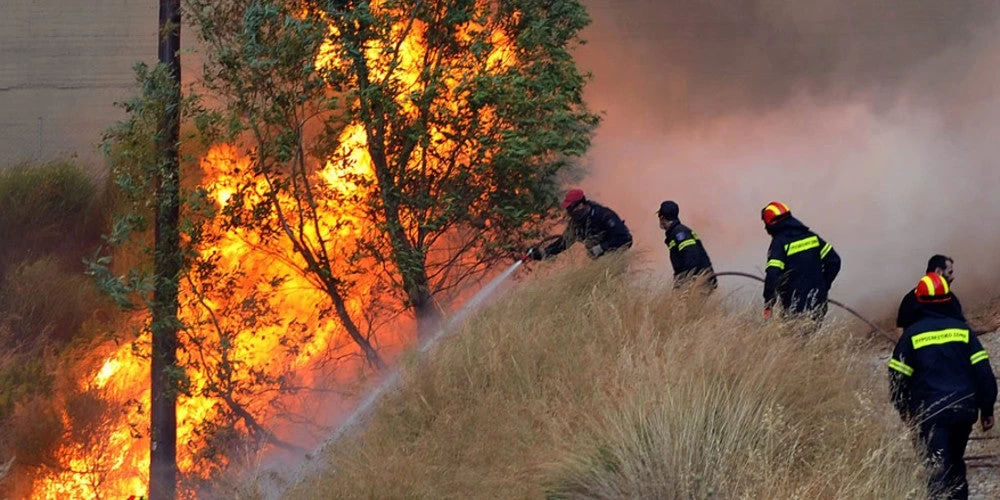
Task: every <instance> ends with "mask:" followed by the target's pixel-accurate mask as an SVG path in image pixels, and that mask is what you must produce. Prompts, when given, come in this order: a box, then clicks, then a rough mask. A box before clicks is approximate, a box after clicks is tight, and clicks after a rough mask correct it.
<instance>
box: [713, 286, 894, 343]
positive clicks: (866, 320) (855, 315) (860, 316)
mask: <svg viewBox="0 0 1000 500" xmlns="http://www.w3.org/2000/svg"><path fill="white" fill-rule="evenodd" d="M714 275H715V276H716V277H719V276H741V277H743V278H750V279H754V280H757V281H759V282H761V283H763V282H764V278H761V277H760V276H757V275H754V274H750V273H741V272H739V271H723V272H721V273H715V274H714ZM827 302H829V303H831V304H833V305H835V306H837V307H839V308H841V309H843V310H845V311H847V312H849V313H851V314H852V315H853V316H854V317H855V318H858V319H860V320H861V321H864V322H865V323H866V324H867V325H868V326H870V327H872V330H873V331H875V332H878V333H879V335H881V336H882V337H884V338H885V339H886V340H888V341H889V342H892V343H893V344H895V343H896V338H895V337H893V336H892V335H890V334H889V333H888V332H886V331H885V330H883V329H881V328H879V327H878V325H876V324H875V323H872V322H871V321H869V320H868V318H865V317H864V316H862V315H861V314H860V313H858V312H857V311H855V310H854V309H851V308H850V307H847V306H846V305H844V304H842V303H840V302H837V301H836V300H833V299H829V298H828V299H827Z"/></svg>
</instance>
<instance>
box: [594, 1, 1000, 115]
mask: <svg viewBox="0 0 1000 500" xmlns="http://www.w3.org/2000/svg"><path fill="white" fill-rule="evenodd" d="M586 4H587V6H588V8H589V11H590V13H591V17H592V18H593V20H594V22H593V25H592V26H591V27H590V28H589V29H588V30H587V32H586V33H585V35H584V38H585V39H586V40H587V42H588V44H587V45H586V46H584V47H583V48H582V49H580V50H579V56H580V59H581V60H582V61H583V62H584V66H586V67H587V68H588V69H590V70H592V71H593V72H594V73H595V75H597V78H596V79H595V80H594V81H593V88H592V89H591V90H592V93H591V94H592V95H593V96H615V99H628V100H635V99H639V100H641V101H642V104H643V105H644V106H646V107H647V109H648V111H649V112H650V113H658V114H659V117H660V118H659V120H654V121H661V122H665V123H666V125H668V126H676V125H683V124H685V123H688V122H689V121H691V120H699V119H705V118H711V117H716V116H721V115H731V114H733V113H739V112H746V113H754V112H761V111H765V110H769V109H775V108H779V107H781V106H784V105H786V104H787V103H788V102H789V99H791V98H792V97H794V96H796V95H799V94H803V93H805V94H808V95H810V96H812V97H813V98H814V99H816V100H817V101H820V102H837V101H844V100H850V99H865V100H867V101H868V102H870V103H871V104H872V105H873V106H875V107H876V108H878V109H887V108H891V107H892V106H893V105H894V104H895V103H896V102H897V100H898V99H899V97H900V92H901V90H902V89H903V87H905V86H906V85H907V84H908V83H909V82H911V79H912V78H913V77H914V74H913V71H914V68H915V67H917V66H919V65H920V64H921V63H924V62H926V61H928V60H932V59H933V58H935V57H939V56H940V55H941V54H943V53H945V52H946V51H947V50H948V49H949V48H951V47H956V46H962V45H966V44H970V43H972V42H973V41H974V39H975V35H976V33H977V32H978V31H981V30H985V29H989V28H990V27H992V25H993V23H994V21H995V19H996V16H997V12H998V10H1000V9H998V5H1000V2H995V1H989V0H945V1H942V0H930V1H927V0H712V1H706V0H700V1H699V0H589V1H587V2H586ZM975 63H976V61H975V59H974V58H972V57H969V58H956V59H955V60H954V61H953V65H952V66H951V67H950V68H949V69H950V71H952V72H956V73H962V72H963V71H965V70H968V69H969V67H970V66H972V65H974V64H975ZM609 75H614V76H613V77H610V76H609ZM947 81H948V75H946V74H945V75H936V77H935V76H934V75H931V76H928V77H925V78H924V79H923V80H922V81H921V82H920V84H921V85H923V86H924V88H923V89H921V90H924V91H926V92H927V93H928V94H929V95H928V96H927V97H928V98H930V97H933V94H934V93H935V92H939V91H943V90H944V89H942V88H941V87H942V85H941V83H942V82H944V83H947ZM597 100H598V101H603V99H601V98H598V99H597Z"/></svg>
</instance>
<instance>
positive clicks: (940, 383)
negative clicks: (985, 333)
mask: <svg viewBox="0 0 1000 500" xmlns="http://www.w3.org/2000/svg"><path fill="white" fill-rule="evenodd" d="M914 294H915V295H916V299H917V309H916V314H917V319H916V321H915V322H914V323H912V324H911V325H910V326H908V327H906V328H905V329H904V330H903V335H902V337H900V339H899V341H898V342H897V343H896V348H895V349H894V350H893V353H892V357H891V358H890V359H889V379H890V388H891V396H892V402H893V405H894V406H895V407H896V410H897V411H898V412H899V415H900V416H901V417H902V418H903V420H904V421H905V422H907V423H908V424H912V425H917V426H918V427H919V436H920V442H921V446H922V447H923V448H924V450H923V451H925V452H926V455H925V456H926V458H927V459H928V460H932V463H931V466H932V467H933V471H932V474H931V477H930V484H929V485H928V487H929V489H930V491H929V493H930V495H931V496H932V497H934V498H939V497H943V498H959V499H964V498H968V496H969V484H968V482H967V481H966V476H965V458H964V457H965V446H966V444H967V443H968V441H969V434H970V433H971V432H972V426H973V424H975V423H976V420H979V421H980V422H981V423H982V429H983V430H984V431H986V430H989V429H990V428H992V427H993V405H994V404H995V403H996V399H997V384H996V379H995V378H994V374H993V369H992V367H991V366H990V362H989V356H988V355H987V353H986V350H985V349H983V345H982V344H981V343H980V342H979V339H977V338H976V336H975V334H973V333H972V332H971V331H970V329H969V325H968V324H967V323H966V322H965V321H964V320H963V319H962V314H961V312H960V311H959V310H958V308H957V307H956V306H955V302H954V298H953V296H952V294H951V290H950V287H949V285H948V281H947V280H945V279H944V278H943V277H942V276H941V275H939V274H937V273H933V272H932V273H927V275H926V276H924V277H923V278H921V279H920V282H918V283H917V286H916V288H915V290H914Z"/></svg>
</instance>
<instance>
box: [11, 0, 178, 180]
mask: <svg viewBox="0 0 1000 500" xmlns="http://www.w3.org/2000/svg"><path fill="white" fill-rule="evenodd" d="M158 9H159V4H158V2H155V1H153V0H3V9H2V15H0V166H4V165H9V164H11V163H15V162H19V161H24V160H49V159H53V158H57V157H60V156H68V155H73V154H75V155H78V156H79V157H80V158H81V159H83V160H84V161H87V162H88V163H92V164H94V165H99V164H100V162H99V158H100V157H99V154H98V152H97V150H96V144H97V143H98V142H99V141H100V138H101V132H102V131H103V130H104V129H105V128H106V127H107V126H108V125H110V124H112V123H113V122H114V121H115V120H117V119H119V118H120V117H121V116H122V113H121V111H120V110H119V109H117V108H116V107H115V106H114V103H115V102H116V101H122V100H124V99H126V98H128V97H129V96H130V95H132V93H133V86H132V82H133V80H134V77H133V72H132V66H133V65H134V64H135V63H136V62H137V61H139V60H146V61H153V60H155V59H156V23H157V15H158Z"/></svg>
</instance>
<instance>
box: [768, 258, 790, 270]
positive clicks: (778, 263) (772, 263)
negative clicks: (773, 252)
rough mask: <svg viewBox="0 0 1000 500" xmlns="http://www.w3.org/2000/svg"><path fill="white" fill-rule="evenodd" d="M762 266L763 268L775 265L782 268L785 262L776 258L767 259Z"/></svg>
mask: <svg viewBox="0 0 1000 500" xmlns="http://www.w3.org/2000/svg"><path fill="white" fill-rule="evenodd" d="M764 267H765V268H766V267H777V268H778V269H782V270H784V269H785V263H784V262H783V261H780V260H778V259H771V260H769V261H767V265H766V266H764Z"/></svg>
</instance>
